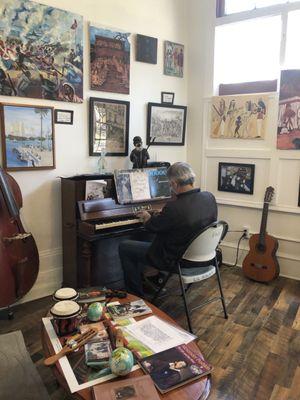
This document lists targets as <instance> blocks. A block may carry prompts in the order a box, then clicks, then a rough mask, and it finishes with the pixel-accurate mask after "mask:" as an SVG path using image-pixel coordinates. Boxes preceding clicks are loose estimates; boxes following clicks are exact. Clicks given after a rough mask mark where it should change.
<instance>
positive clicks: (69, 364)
mask: <svg viewBox="0 0 300 400" xmlns="http://www.w3.org/2000/svg"><path fill="white" fill-rule="evenodd" d="M42 321H43V324H44V326H45V329H46V333H47V335H48V337H49V339H50V342H51V345H52V348H53V350H54V353H55V354H57V353H58V352H59V351H60V350H61V349H62V347H63V344H64V341H65V339H66V337H62V338H58V337H57V335H56V333H55V330H54V327H53V324H52V322H51V321H52V318H51V317H50V318H49V317H46V318H42ZM85 357H86V355H85V349H84V346H83V347H81V348H80V349H79V350H78V351H75V352H72V353H69V354H68V355H67V356H64V357H62V358H60V359H59V360H58V363H59V365H60V367H61V370H62V372H63V375H64V377H65V379H66V381H67V383H68V385H69V389H70V392H71V393H74V392H77V391H78V390H82V389H85V388H88V387H91V386H94V385H97V384H98V383H103V382H106V381H110V380H112V379H115V378H116V375H114V374H112V373H111V371H110V369H108V368H106V369H105V370H103V375H102V376H101V377H99V374H98V371H96V372H95V369H93V368H91V367H89V366H88V365H87V364H86V360H85ZM139 368H140V367H139V366H138V365H134V366H133V368H132V371H135V370H137V369H139Z"/></svg>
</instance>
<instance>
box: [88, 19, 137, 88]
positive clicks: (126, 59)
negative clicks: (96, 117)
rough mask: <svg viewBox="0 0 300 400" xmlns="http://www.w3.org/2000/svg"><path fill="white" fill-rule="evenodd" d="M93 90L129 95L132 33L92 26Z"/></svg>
mask: <svg viewBox="0 0 300 400" xmlns="http://www.w3.org/2000/svg"><path fill="white" fill-rule="evenodd" d="M89 31H90V79H91V81H90V86H91V89H92V90H101V91H103V92H112V93H123V94H129V76H130V75H129V70H130V43H129V39H128V38H129V36H130V33H126V32H120V31H112V30H110V29H105V28H97V27H95V26H92V25H90V29H89Z"/></svg>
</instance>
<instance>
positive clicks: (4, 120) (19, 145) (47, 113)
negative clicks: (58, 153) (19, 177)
mask: <svg viewBox="0 0 300 400" xmlns="http://www.w3.org/2000/svg"><path fill="white" fill-rule="evenodd" d="M0 113H1V139H2V160H3V166H4V168H5V169H6V170H8V171H26V170H34V169H54V168H55V147H54V123H53V107H48V106H47V107H43V106H30V105H16V104H4V103H3V104H1V105H0Z"/></svg>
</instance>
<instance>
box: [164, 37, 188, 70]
mask: <svg viewBox="0 0 300 400" xmlns="http://www.w3.org/2000/svg"><path fill="white" fill-rule="evenodd" d="M183 58H184V46H183V45H182V44H178V43H173V42H168V41H167V40H166V41H165V43H164V74H165V75H170V76H177V77H178V78H183Z"/></svg>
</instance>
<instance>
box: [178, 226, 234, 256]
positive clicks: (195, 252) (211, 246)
mask: <svg viewBox="0 0 300 400" xmlns="http://www.w3.org/2000/svg"><path fill="white" fill-rule="evenodd" d="M227 231H228V224H227V222H224V221H216V222H213V223H212V224H211V225H209V226H207V227H206V228H205V229H203V230H201V232H199V233H198V234H197V235H196V236H195V237H194V238H193V239H192V240H191V242H190V243H189V245H188V247H187V249H186V251H185V252H184V254H183V256H182V259H184V260H188V261H193V262H204V261H210V260H212V259H213V258H215V256H216V248H217V246H218V244H219V243H220V241H221V240H222V239H223V238H224V237H225V235H226V233H227Z"/></svg>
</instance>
